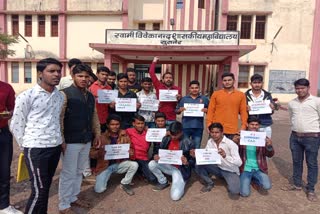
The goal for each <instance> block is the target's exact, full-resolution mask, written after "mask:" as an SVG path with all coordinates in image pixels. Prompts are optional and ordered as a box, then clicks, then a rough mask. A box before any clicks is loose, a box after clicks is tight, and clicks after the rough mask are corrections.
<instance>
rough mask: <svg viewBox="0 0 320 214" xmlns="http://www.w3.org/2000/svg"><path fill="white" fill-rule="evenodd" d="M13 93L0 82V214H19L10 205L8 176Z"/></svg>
mask: <svg viewBox="0 0 320 214" xmlns="http://www.w3.org/2000/svg"><path fill="white" fill-rule="evenodd" d="M14 100H15V93H14V90H13V88H12V87H11V85H9V84H8V83H5V82H2V81H0V163H1V164H0V213H3V214H5V213H8V214H9V213H12V214H13V213H17V214H19V213H21V214H22V212H20V211H18V210H16V209H15V208H14V207H13V206H11V205H10V174H11V170H10V167H11V162H12V154H13V145H12V134H11V132H10V131H9V127H8V120H9V119H10V118H11V117H12V112H13V109H14Z"/></svg>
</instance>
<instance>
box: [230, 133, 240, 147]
mask: <svg viewBox="0 0 320 214" xmlns="http://www.w3.org/2000/svg"><path fill="white" fill-rule="evenodd" d="M232 141H233V142H235V143H236V144H238V145H239V143H240V134H235V135H234V136H233V138H232Z"/></svg>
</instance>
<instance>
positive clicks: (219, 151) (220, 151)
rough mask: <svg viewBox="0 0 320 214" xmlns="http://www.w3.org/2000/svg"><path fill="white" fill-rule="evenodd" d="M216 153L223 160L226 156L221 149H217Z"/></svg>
mask: <svg viewBox="0 0 320 214" xmlns="http://www.w3.org/2000/svg"><path fill="white" fill-rule="evenodd" d="M218 153H219V154H220V155H221V157H223V158H225V157H226V156H227V155H226V152H225V151H224V150H223V149H221V148H219V149H218Z"/></svg>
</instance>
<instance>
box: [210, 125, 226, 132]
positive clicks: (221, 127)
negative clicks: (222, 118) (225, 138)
mask: <svg viewBox="0 0 320 214" xmlns="http://www.w3.org/2000/svg"><path fill="white" fill-rule="evenodd" d="M214 128H217V129H219V130H220V131H221V132H223V126H222V124H221V123H211V125H210V126H209V131H211V130H212V129H214Z"/></svg>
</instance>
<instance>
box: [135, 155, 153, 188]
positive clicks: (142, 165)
mask: <svg viewBox="0 0 320 214" xmlns="http://www.w3.org/2000/svg"><path fill="white" fill-rule="evenodd" d="M136 162H137V163H138V165H139V169H138V172H140V173H142V174H143V176H144V177H145V178H146V179H147V180H148V181H149V182H151V183H156V182H157V178H156V177H155V176H154V175H153V174H152V172H151V171H150V169H149V166H148V164H149V161H148V160H136Z"/></svg>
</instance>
